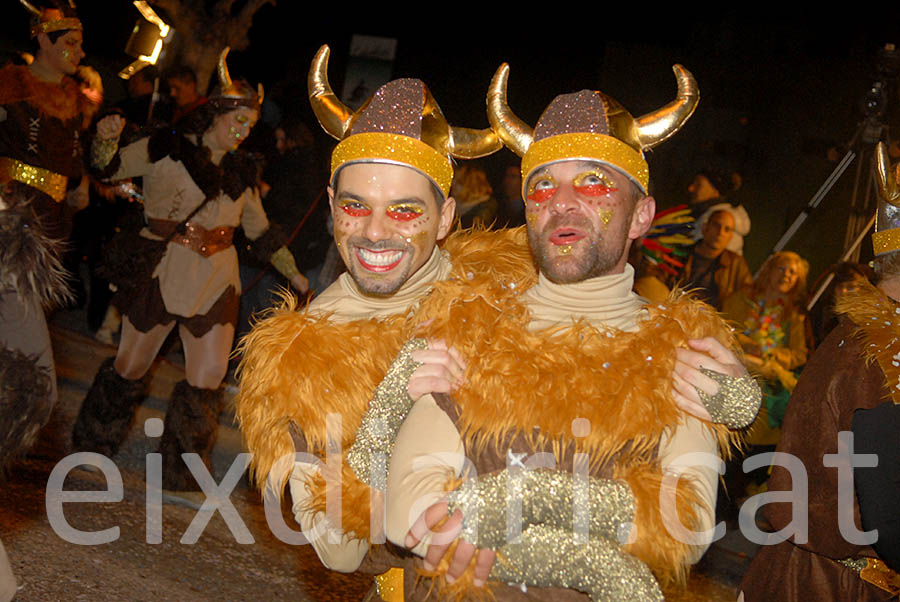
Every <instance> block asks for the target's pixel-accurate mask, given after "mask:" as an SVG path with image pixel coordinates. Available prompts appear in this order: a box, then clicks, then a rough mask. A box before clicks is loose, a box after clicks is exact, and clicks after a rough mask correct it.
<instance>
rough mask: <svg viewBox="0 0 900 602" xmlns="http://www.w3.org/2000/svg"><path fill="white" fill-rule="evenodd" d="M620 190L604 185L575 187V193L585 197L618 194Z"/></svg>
mask: <svg viewBox="0 0 900 602" xmlns="http://www.w3.org/2000/svg"><path fill="white" fill-rule="evenodd" d="M617 190H619V189H618V188H611V187H609V186H604V185H603V184H585V185H584V186H575V192H577V193H578V194H583V195H584V196H606V195H608V194H609V193H610V192H616V191H617Z"/></svg>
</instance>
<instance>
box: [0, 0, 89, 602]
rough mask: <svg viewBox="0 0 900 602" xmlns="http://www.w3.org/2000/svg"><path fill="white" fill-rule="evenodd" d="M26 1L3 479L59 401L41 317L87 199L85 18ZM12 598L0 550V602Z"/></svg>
mask: <svg viewBox="0 0 900 602" xmlns="http://www.w3.org/2000/svg"><path fill="white" fill-rule="evenodd" d="M23 4H24V5H25V7H26V8H27V9H28V10H29V12H31V13H32V25H31V37H32V38H34V39H35V40H36V42H37V51H36V57H35V60H34V61H33V62H32V63H31V64H30V65H28V66H13V65H7V66H6V67H4V68H3V69H0V479H2V478H3V476H4V473H5V471H6V469H7V468H8V467H9V465H10V463H11V462H12V461H13V460H14V459H15V458H17V457H18V456H20V455H21V454H23V453H24V452H25V451H26V450H27V449H28V448H29V447H30V446H31V445H32V444H33V443H34V441H35V440H36V439H37V434H38V431H39V430H40V428H41V427H42V426H43V425H44V424H46V422H47V420H48V419H49V418H50V414H51V412H52V410H53V405H54V403H55V402H56V397H57V393H56V374H55V369H54V365H53V353H52V348H51V345H50V333H49V332H48V330H47V322H46V320H45V318H44V311H45V310H46V309H48V308H50V307H53V306H55V305H58V304H59V303H60V302H61V301H63V300H64V299H66V298H67V296H68V292H67V289H66V284H65V280H66V277H65V271H64V270H63V268H62V264H61V263H60V260H59V257H60V252H59V249H58V244H59V240H58V239H59V238H62V237H64V236H66V235H67V234H68V230H69V226H68V225H67V221H66V220H67V219H71V215H72V213H73V212H74V211H75V210H76V209H78V208H80V204H81V203H82V202H83V201H84V200H86V197H84V196H83V195H79V194H77V193H73V192H72V191H70V190H69V189H70V185H71V186H78V185H79V184H80V183H81V171H82V170H81V150H80V146H79V144H78V135H79V131H80V129H81V123H82V112H83V109H84V107H85V99H84V96H83V95H82V94H81V93H80V92H79V88H78V84H77V83H76V82H75V80H74V79H72V77H70V76H71V75H73V74H74V73H75V69H76V67H77V66H78V63H79V62H80V61H81V59H82V57H84V53H83V52H82V50H81V22H80V21H79V20H78V18H77V17H76V16H75V10H74V8H73V7H71V6H66V7H64V8H45V9H43V10H39V9H37V8H35V7H34V6H32V5H31V4H28V3H26V2H23ZM81 192H82V193H83V190H82V191H81ZM15 592H16V580H15V577H14V576H13V574H12V570H11V569H10V568H9V562H8V561H7V559H6V553H5V552H4V551H3V547H2V544H0V601H3V602H5V601H6V600H9V599H11V598H12V597H13V596H14V595H15Z"/></svg>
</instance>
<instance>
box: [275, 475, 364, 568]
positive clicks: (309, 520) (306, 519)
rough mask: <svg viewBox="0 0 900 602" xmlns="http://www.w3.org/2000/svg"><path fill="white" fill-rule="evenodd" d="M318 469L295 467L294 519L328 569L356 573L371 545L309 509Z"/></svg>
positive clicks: (291, 480) (292, 493) (293, 477)
mask: <svg viewBox="0 0 900 602" xmlns="http://www.w3.org/2000/svg"><path fill="white" fill-rule="evenodd" d="M317 470H318V469H317V468H316V466H315V465H313V464H309V463H306V462H296V463H295V464H294V470H293V471H292V473H291V478H290V482H289V484H290V488H291V500H292V504H291V510H292V512H293V513H294V519H295V520H296V521H297V523H298V524H299V525H300V528H301V530H302V531H303V535H304V536H306V539H307V540H309V542H310V544H311V545H312V547H313V549H314V550H315V551H316V555H317V556H318V557H319V560H320V561H321V562H322V564H323V565H324V566H325V567H326V568H329V569H331V570H332V571H338V572H341V573H352V572H353V571H355V570H356V569H358V568H359V565H360V564H361V563H362V561H363V559H364V558H365V556H366V552H368V550H369V542H367V541H366V540H364V539H357V538H355V537H353V536H352V535H351V534H348V533H344V532H343V531H342V530H340V529H338V528H336V527H333V526H331V525H330V524H329V523H328V520H327V519H326V517H325V513H324V512H322V511H318V512H317V511H314V510H311V509H310V508H309V504H310V501H311V498H312V496H311V495H310V492H309V487H308V482H309V480H310V479H311V478H312V476H313V475H314V474H315V473H316V471H317Z"/></svg>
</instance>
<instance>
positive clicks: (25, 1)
mask: <svg viewBox="0 0 900 602" xmlns="http://www.w3.org/2000/svg"><path fill="white" fill-rule="evenodd" d="M19 2H21V3H22V6H24V7H25V9H26V10H27V11H28V12H30V13H31V14H32V15H34V16H35V17H40V16H41V11H39V10H38V9H37V8H35V6H34V5H33V4H32V3H31V2H29V1H28V0H19Z"/></svg>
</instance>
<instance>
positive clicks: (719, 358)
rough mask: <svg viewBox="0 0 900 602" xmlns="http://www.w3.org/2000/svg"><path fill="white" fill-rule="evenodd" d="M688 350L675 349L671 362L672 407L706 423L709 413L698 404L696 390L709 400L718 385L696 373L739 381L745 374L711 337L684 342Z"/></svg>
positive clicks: (734, 358)
mask: <svg viewBox="0 0 900 602" xmlns="http://www.w3.org/2000/svg"><path fill="white" fill-rule="evenodd" d="M688 344H689V345H690V346H691V347H692V349H678V350H677V352H676V353H677V358H676V360H675V371H674V372H673V373H672V378H673V380H674V385H675V386H674V389H673V395H674V397H675V403H677V404H678V407H680V408H681V409H682V410H684V411H685V412H687V413H688V414H691V415H692V416H696V417H697V418H700V419H701V420H710V419H711V417H710V415H709V411H708V410H707V409H706V406H704V405H703V402H702V401H701V400H700V394H699V393H698V392H697V389H702V390H703V391H704V392H706V393H707V394H708V395H710V396H713V395H715V394H716V393H718V392H719V385H718V384H717V383H716V382H715V381H714V380H713V379H711V378H710V377H708V376H706V375H705V374H703V373H702V372H700V368H707V369H709V370H713V371H715V372H719V373H721V374H727V375H729V376H734V377H736V378H740V377H741V376H744V375H745V374H747V370H746V369H745V368H744V366H743V365H742V364H741V362H740V361H739V360H738V358H737V356H736V355H735V354H734V353H732V352H731V350H729V349H728V348H726V347H725V346H724V345H722V343H720V342H719V341H718V340H716V339H715V338H713V337H705V338H702V339H692V340H690V341H688Z"/></svg>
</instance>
